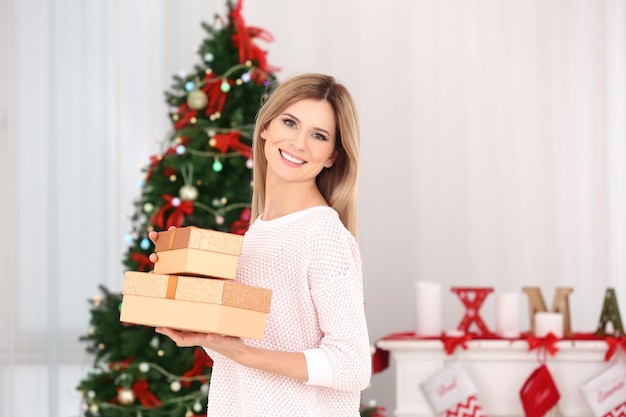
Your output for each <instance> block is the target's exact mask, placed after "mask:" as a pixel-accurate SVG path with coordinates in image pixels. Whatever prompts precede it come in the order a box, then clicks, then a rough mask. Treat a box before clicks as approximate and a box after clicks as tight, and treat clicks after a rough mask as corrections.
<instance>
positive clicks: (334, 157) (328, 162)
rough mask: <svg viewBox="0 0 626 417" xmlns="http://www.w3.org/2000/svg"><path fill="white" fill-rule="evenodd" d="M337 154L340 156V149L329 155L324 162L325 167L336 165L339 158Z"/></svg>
mask: <svg viewBox="0 0 626 417" xmlns="http://www.w3.org/2000/svg"><path fill="white" fill-rule="evenodd" d="M337 156H339V149H335V150H334V151H333V153H332V155H330V157H328V159H327V160H326V162H325V163H324V168H330V167H332V166H333V165H335V161H336V160H337Z"/></svg>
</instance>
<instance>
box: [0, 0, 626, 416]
mask: <svg viewBox="0 0 626 417" xmlns="http://www.w3.org/2000/svg"><path fill="white" fill-rule="evenodd" d="M224 10H225V7H224V3H223V2H222V1H217V0H213V1H200V0H184V1H177V2H171V1H154V0H130V1H128V0H124V1H122V0H113V1H111V0H107V1H90V2H83V1H80V0H67V1H49V0H26V1H24V0H20V1H17V0H3V1H0V16H1V19H2V25H1V27H2V30H1V31H0V139H1V142H0V175H1V176H2V178H8V179H9V181H0V187H1V188H0V192H1V194H2V195H3V196H8V197H4V198H3V199H2V203H1V204H0V218H2V219H10V221H5V224H4V228H5V230H6V233H7V235H8V236H14V239H11V240H8V239H0V254H2V255H1V256H2V263H3V265H4V266H3V269H4V270H5V271H8V273H6V274H0V276H2V278H1V280H2V281H1V282H2V284H3V286H4V287H3V288H8V291H5V292H3V293H1V294H0V313H2V314H1V315H0V317H1V318H0V331H2V334H3V335H8V337H6V338H0V365H1V366H0V415H5V414H6V415H19V414H18V413H17V410H21V408H19V407H20V405H19V404H21V403H22V402H23V401H26V400H25V399H24V398H23V397H22V395H23V393H25V392H28V391H27V390H26V389H25V388H24V387H26V386H27V385H21V384H26V382H27V381H29V378H28V372H29V371H28V370H29V369H31V368H30V367H31V366H35V367H36V366H44V367H45V369H47V370H48V373H47V377H46V379H45V382H44V381H41V383H43V384H45V383H47V385H46V388H42V389H43V390H44V391H45V392H47V393H48V395H47V396H46V397H45V399H43V400H42V401H43V402H44V403H46V404H47V406H46V404H41V410H40V413H39V414H40V415H45V414H44V413H45V411H46V410H47V411H48V412H49V416H50V417H53V416H54V417H56V416H61V415H67V414H66V413H65V412H64V411H59V410H67V409H69V408H71V407H73V404H68V402H71V401H72V400H71V399H68V392H71V391H72V389H73V385H74V384H76V383H77V382H78V379H79V377H78V375H77V374H79V373H80V372H79V371H77V369H78V370H80V369H81V368H82V369H84V368H85V367H88V365H89V362H88V359H87V358H86V357H85V355H84V346H82V345H80V344H79V343H78V342H77V338H78V336H79V335H81V334H83V333H84V332H85V331H86V329H87V326H88V320H89V316H88V305H87V302H86V300H87V299H88V298H90V297H92V296H93V295H95V294H97V286H98V284H100V283H103V284H105V285H107V286H109V287H110V288H112V289H119V288H121V282H122V274H121V270H122V269H121V263H120V259H121V256H122V254H123V252H124V249H125V248H124V246H123V235H124V233H126V232H127V231H128V228H129V224H128V222H127V221H126V220H124V219H123V216H122V215H123V214H125V213H130V212H131V210H132V205H131V203H132V200H133V199H134V198H135V197H136V196H137V195H138V192H139V190H138V188H137V183H138V181H139V180H140V178H141V174H140V166H141V165H142V164H144V163H146V162H147V161H148V157H149V156H150V155H151V154H152V153H154V152H156V150H157V149H158V143H157V142H158V140H160V139H161V138H162V137H163V136H164V135H165V132H166V130H167V128H168V121H167V117H166V107H165V105H164V103H163V94H162V93H163V91H164V90H165V89H167V88H168V87H169V85H170V80H171V76H172V75H173V74H174V73H177V72H179V71H186V70H189V69H190V68H191V67H192V65H193V64H194V63H195V62H196V57H195V55H194V53H193V50H192V49H193V47H194V46H195V45H196V44H198V43H199V42H200V41H201V40H202V37H203V32H202V30H201V29H200V26H199V22H200V21H212V19H213V15H214V14H215V13H220V14H222V13H223V12H224ZM244 17H245V18H246V20H247V22H248V24H250V25H254V26H260V27H263V28H265V29H267V30H269V31H270V32H271V33H272V34H273V35H274V36H275V38H276V40H275V42H274V43H272V44H268V45H266V47H267V49H268V50H269V55H268V58H269V60H270V62H271V63H272V64H274V65H277V66H280V67H282V71H281V73H279V74H280V75H281V77H286V76H288V75H290V74H293V73H296V72H301V71H320V72H328V73H331V74H334V75H335V76H336V77H337V78H338V79H339V80H341V81H343V82H344V83H345V84H347V85H348V87H349V88H350V89H351V90H352V92H353V94H354V96H355V98H356V100H357V104H358V106H359V110H360V116H361V126H362V172H361V174H362V176H361V245H362V252H363V259H364V270H365V285H366V308H367V314H368V320H369V325H370V332H371V337H372V340H373V341H374V340H376V339H377V338H380V337H382V336H384V335H386V334H389V333H392V332H398V331H408V330H411V329H412V326H413V316H412V311H413V298H412V285H413V282H414V281H417V280H433V281H438V282H440V283H442V285H443V286H444V289H447V288H448V287H450V286H452V285H468V286H469V285H489V286H493V287H495V289H496V291H505V290H507V291H509V290H520V289H521V287H522V286H524V285H539V286H540V287H541V288H542V290H543V292H544V296H545V297H546V300H547V301H548V303H550V302H551V298H552V294H553V290H554V288H555V287H556V286H572V287H573V288H574V293H573V294H572V297H571V303H572V307H573V308H572V321H573V322H572V323H573V327H574V329H575V330H579V331H589V330H591V329H593V327H594V326H595V324H596V323H597V320H598V318H599V312H600V306H601V301H602V300H601V298H602V295H603V293H604V291H605V289H606V288H607V286H615V287H616V288H618V290H619V297H620V299H619V301H620V305H621V306H623V307H622V317H624V316H625V315H626V299H625V298H624V294H625V293H626V282H625V281H626V280H625V276H626V274H625V273H626V257H625V256H624V255H625V253H626V252H625V249H626V247H625V242H626V239H625V238H626V222H625V221H624V215H623V213H625V212H626V190H625V187H626V185H625V184H626V183H625V182H624V181H623V176H624V168H623V166H625V164H624V163H625V162H626V161H625V159H626V128H625V123H624V114H626V111H625V104H624V103H625V98H626V87H625V84H624V80H623V74H624V73H626V63H625V62H624V56H626V54H625V52H626V46H625V44H624V39H626V36H625V33H626V12H625V7H624V3H623V2H621V1H619V0H606V1H594V0H571V1H564V0H560V1H556V0H555V1H549V2H546V1H540V0H535V1H527V0H507V1H496V0H471V1H465V2H455V1H452V0H423V1H411V0H394V1H391V2H383V1H375V0H360V1H357V0H350V1H343V2H336V1H332V0H316V1H314V2H313V1H310V2H302V1H301V2H293V1H287V0H274V1H272V3H271V7H268V4H267V2H265V1H259V0H246V2H245V4H244ZM35 151H36V152H35ZM444 297H445V298H444V303H445V315H444V325H445V327H446V328H453V327H455V326H456V325H457V324H458V321H459V320H460V314H461V313H462V308H461V304H460V302H459V301H458V300H456V299H455V298H454V297H453V296H452V294H450V293H447V292H444ZM492 304H493V297H492V298H491V299H488V301H487V303H486V305H485V307H484V311H483V312H484V317H485V319H486V321H487V324H488V325H492V326H493V323H494V321H493V305H492ZM524 318H525V317H524ZM524 324H526V322H525V323H524ZM63 363H64V364H67V365H62V364H63ZM37 369H38V368H37ZM68 369H69V370H68ZM69 374H72V375H74V376H75V378H74V379H75V380H74V381H70V382H68V381H69V380H70V379H72V378H70V377H68V375H69ZM393 377H394V371H393V369H390V370H388V371H386V372H384V373H383V374H380V375H376V376H375V377H374V378H373V381H372V387H371V388H370V389H369V390H368V391H366V392H365V394H364V397H365V398H366V399H369V398H375V399H376V400H377V401H378V402H380V403H381V404H383V405H386V406H387V407H388V409H389V410H392V409H393V401H394V399H393V395H394V394H393ZM61 380H62V381H64V382H63V384H62V385H61V384H60V382H59V381H61ZM7 381H13V383H12V384H9V383H7ZM22 381H24V382H22ZM69 398H71V396H70V397H69ZM77 400H78V398H77V397H76V401H77ZM1 407H4V408H1ZM5 410H10V412H6V413H3V411H5Z"/></svg>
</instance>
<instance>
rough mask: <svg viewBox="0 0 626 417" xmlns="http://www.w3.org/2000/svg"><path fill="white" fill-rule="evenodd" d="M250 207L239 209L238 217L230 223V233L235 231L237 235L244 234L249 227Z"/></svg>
mask: <svg viewBox="0 0 626 417" xmlns="http://www.w3.org/2000/svg"><path fill="white" fill-rule="evenodd" d="M250 212H251V210H250V207H246V208H244V209H243V210H241V213H239V219H238V220H235V221H234V222H232V223H231V225H230V229H229V231H230V233H235V234H237V235H244V234H245V233H246V231H247V230H248V227H250Z"/></svg>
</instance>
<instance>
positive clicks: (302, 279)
mask: <svg viewBox="0 0 626 417" xmlns="http://www.w3.org/2000/svg"><path fill="white" fill-rule="evenodd" d="M237 280H238V281H239V282H242V283H244V284H248V285H254V286H258V287H264V288H270V289H272V305H271V311H270V314H269V315H268V319H267V326H266V331H265V338H264V339H263V340H255V339H246V340H245V342H246V343H247V344H249V345H251V346H256V347H260V348H265V349H271V350H278V351H289V352H304V354H305V357H306V362H307V369H308V375H309V380H308V382H306V383H305V382H301V381H298V380H295V379H292V378H287V377H283V376H280V375H277V374H272V373H268V372H264V371H259V370H257V369H252V368H246V367H243V366H241V365H239V364H237V363H236V362H234V361H232V360H230V359H228V358H226V357H224V356H222V355H220V354H218V353H216V352H213V351H210V350H207V353H208V354H209V355H210V356H211V358H213V360H214V366H213V374H212V377H211V383H210V388H209V402H208V416H210V417H300V416H302V417H305V416H306V417H357V416H359V403H360V393H361V391H362V390H363V389H365V388H366V387H367V385H368V383H369V379H370V375H371V356H370V343H369V337H368V333H367V326H366V322H365V312H364V306H363V282H362V272H361V258H360V254H359V249H358V246H357V243H356V242H355V240H354V238H353V237H352V235H351V234H350V232H348V230H347V229H346V228H345V227H344V226H343V224H342V223H341V221H340V220H339V216H338V215H337V212H336V211H335V210H333V209H332V208H330V207H313V208H309V209H305V210H302V211H299V212H296V213H292V214H289V215H286V216H283V217H280V218H278V219H275V220H269V221H264V220H262V218H259V219H257V220H256V221H255V222H254V223H253V224H252V226H251V227H250V229H249V230H248V232H247V233H246V235H245V237H244V240H243V249H242V253H241V256H240V258H239V263H238V267H237Z"/></svg>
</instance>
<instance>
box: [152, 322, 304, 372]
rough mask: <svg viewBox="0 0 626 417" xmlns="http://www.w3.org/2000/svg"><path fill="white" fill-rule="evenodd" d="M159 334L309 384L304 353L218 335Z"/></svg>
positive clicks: (160, 330)
mask: <svg viewBox="0 0 626 417" xmlns="http://www.w3.org/2000/svg"><path fill="white" fill-rule="evenodd" d="M156 332H157V333H161V334H163V335H165V336H168V337H169V338H170V339H172V340H173V341H174V342H175V343H176V345H177V346H180V347H188V346H202V347H205V348H207V349H210V350H212V351H214V352H217V353H219V354H221V355H224V356H226V357H228V358H230V359H232V360H233V361H235V362H237V363H239V364H240V365H243V366H247V367H249V368H255V369H260V370H262V371H266V372H272V373H275V374H278V375H282V376H286V377H289V378H294V379H297V380H300V381H304V382H306V381H307V380H308V372H307V365H306V359H305V356H304V353H302V352H279V351H274V350H267V349H260V348H256V347H252V346H248V345H246V344H245V343H244V342H243V340H241V339H240V338H238V337H231V336H220V335H217V334H206V333H196V332H187V331H179V330H174V329H169V328H165V327H157V328H156Z"/></svg>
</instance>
